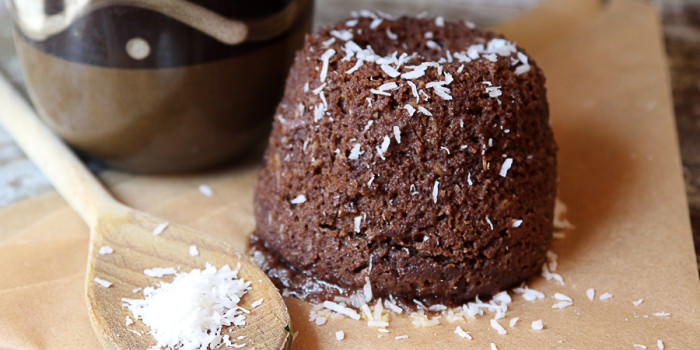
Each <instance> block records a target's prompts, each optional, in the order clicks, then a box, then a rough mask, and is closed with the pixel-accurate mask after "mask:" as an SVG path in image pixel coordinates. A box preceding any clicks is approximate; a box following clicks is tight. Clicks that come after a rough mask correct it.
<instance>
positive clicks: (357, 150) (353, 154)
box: [348, 143, 365, 160]
mask: <svg viewBox="0 0 700 350" xmlns="http://www.w3.org/2000/svg"><path fill="white" fill-rule="evenodd" d="M361 147H362V145H361V144H359V143H356V144H355V145H353V146H352V149H351V150H350V155H349V156H348V159H350V160H356V159H358V158H360V156H361V155H362V154H363V153H365V152H362V150H361Z"/></svg>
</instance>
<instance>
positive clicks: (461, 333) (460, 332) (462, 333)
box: [455, 326, 472, 340]
mask: <svg viewBox="0 0 700 350" xmlns="http://www.w3.org/2000/svg"><path fill="white" fill-rule="evenodd" d="M455 334H457V335H458V336H460V337H462V338H464V339H469V340H472V336H471V335H469V332H466V331H464V329H462V327H460V326H457V328H455Z"/></svg>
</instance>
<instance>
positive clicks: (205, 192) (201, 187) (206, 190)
mask: <svg viewBox="0 0 700 350" xmlns="http://www.w3.org/2000/svg"><path fill="white" fill-rule="evenodd" d="M199 192H200V193H201V194H203V195H205V196H207V197H211V196H213V195H214V191H213V190H212V189H211V187H209V186H207V185H199Z"/></svg>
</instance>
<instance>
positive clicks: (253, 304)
mask: <svg viewBox="0 0 700 350" xmlns="http://www.w3.org/2000/svg"><path fill="white" fill-rule="evenodd" d="M264 300H265V299H264V298H260V299H258V300H256V301H254V302H253V303H252V304H250V307H251V308H253V309H255V308H256V307H258V306H260V305H262V303H263V301H264Z"/></svg>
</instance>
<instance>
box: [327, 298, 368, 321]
mask: <svg viewBox="0 0 700 350" xmlns="http://www.w3.org/2000/svg"><path fill="white" fill-rule="evenodd" d="M321 305H322V306H323V307H325V308H326V309H328V310H331V311H334V312H336V313H338V314H341V315H344V316H347V317H350V318H352V319H353V320H359V319H360V314H358V313H357V311H355V310H353V309H351V308H349V307H347V306H345V305H341V304H338V303H334V302H332V301H328V300H326V301H324V302H323V304H321Z"/></svg>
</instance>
